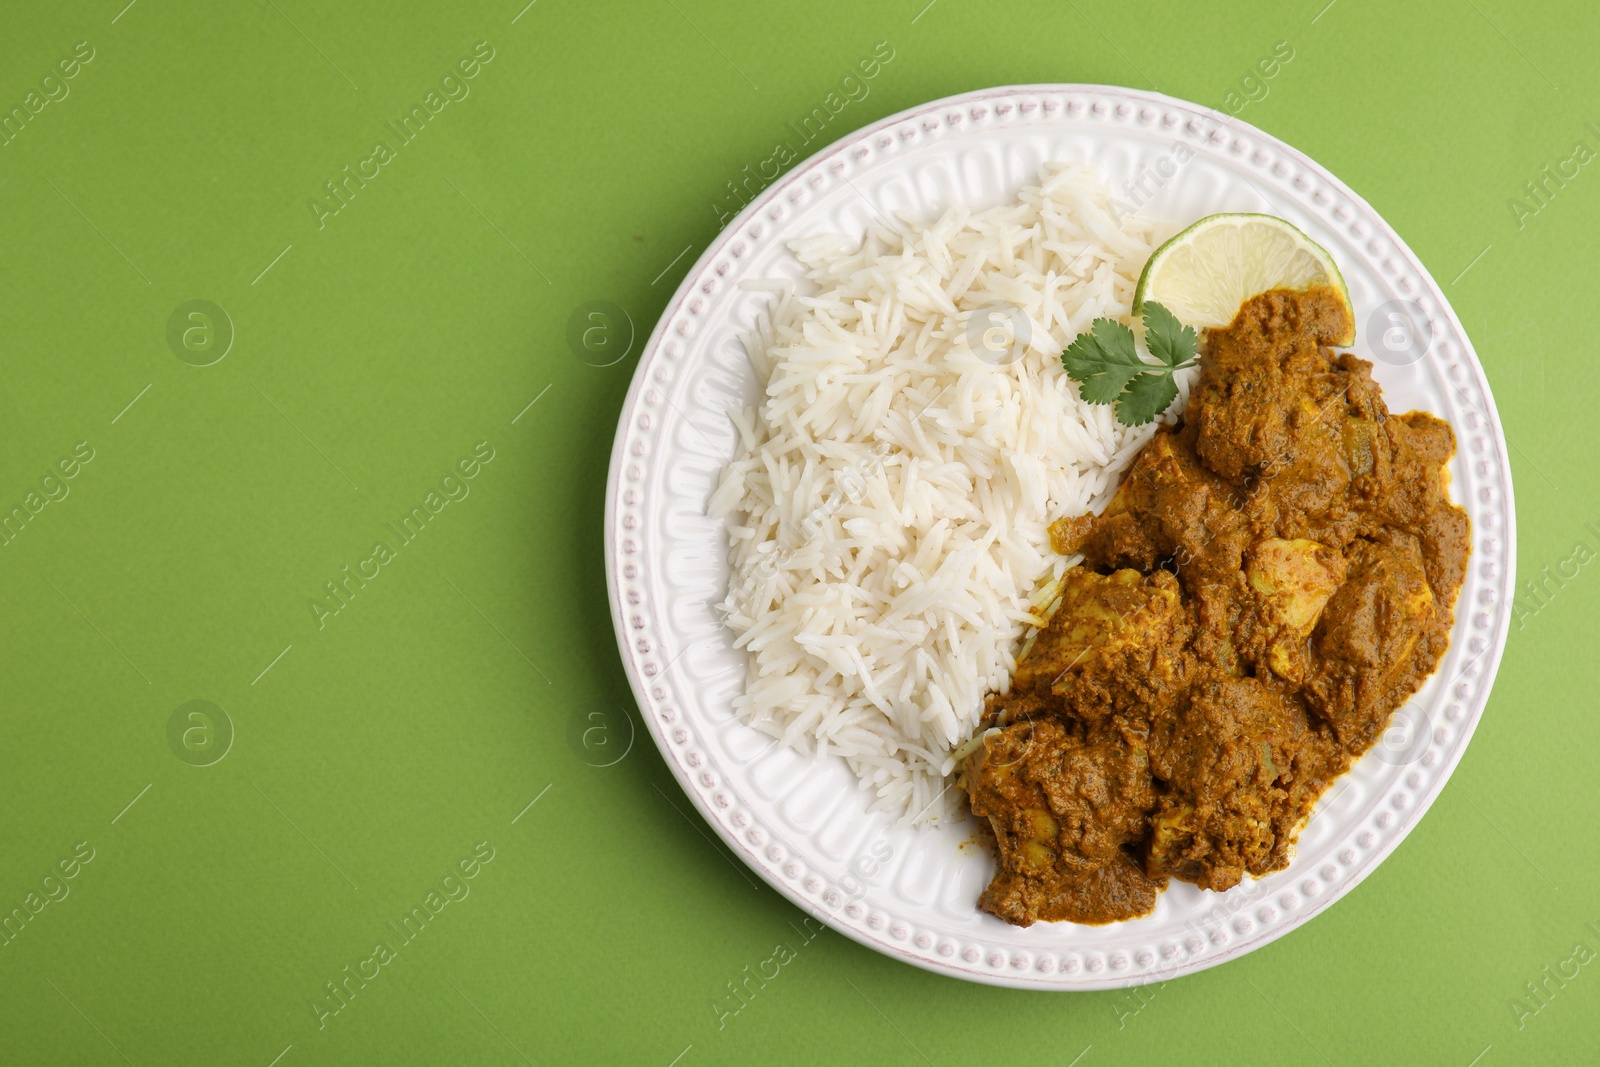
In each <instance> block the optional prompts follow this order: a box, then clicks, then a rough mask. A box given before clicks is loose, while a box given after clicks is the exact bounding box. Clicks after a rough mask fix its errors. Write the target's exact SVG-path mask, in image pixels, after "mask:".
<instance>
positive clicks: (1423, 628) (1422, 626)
mask: <svg viewBox="0 0 1600 1067" xmlns="http://www.w3.org/2000/svg"><path fill="white" fill-rule="evenodd" d="M1433 615H1434V600H1433V591H1432V589H1430V588H1429V586H1428V579H1427V573H1426V571H1425V570H1424V568H1423V561H1422V551H1421V548H1420V547H1419V545H1418V542H1417V539H1416V538H1414V537H1412V536H1410V535H1409V534H1404V533H1399V532H1396V531H1388V532H1386V533H1385V535H1384V540H1382V541H1368V540H1357V541H1354V542H1352V544H1351V546H1350V569H1349V574H1348V576H1347V577H1346V578H1345V581H1344V584H1343V585H1341V586H1340V587H1339V588H1338V590H1337V591H1336V592H1335V593H1334V594H1333V596H1332V597H1330V598H1329V600H1328V603H1327V606H1326V607H1324V608H1323V612H1322V618H1321V619H1320V620H1319V621H1318V623H1317V628H1316V631H1315V634H1314V636H1313V637H1312V642H1311V648H1312V669H1311V671H1310V674H1309V677H1308V678H1307V681H1306V685H1305V689H1304V692H1305V695H1306V698H1307V700H1308V701H1309V702H1310V704H1311V706H1312V708H1313V709H1315V710H1316V711H1317V712H1318V713H1319V714H1320V715H1321V716H1322V717H1323V718H1324V719H1326V720H1327V721H1328V722H1329V723H1330V724H1331V725H1332V726H1333V728H1334V731H1335V732H1336V733H1337V734H1338V736H1339V740H1340V742H1341V743H1342V744H1343V745H1344V747H1345V749H1346V750H1347V751H1348V752H1349V753H1350V754H1351V755H1352V756H1356V755H1360V754H1361V753H1362V752H1365V751H1366V750H1367V748H1368V747H1370V746H1371V745H1372V743H1373V742H1374V741H1375V740H1376V739H1377V738H1378V735H1379V734H1380V733H1382V731H1383V729H1384V727H1385V725H1386V724H1387V722H1388V719H1389V714H1390V712H1392V711H1393V710H1394V709H1395V708H1397V707H1399V706H1400V705H1401V704H1402V703H1404V702H1405V700H1406V698H1407V697H1409V696H1410V695H1411V693H1412V692H1414V691H1415V690H1416V688H1417V686H1418V685H1420V684H1421V682H1422V680H1423V679H1424V678H1426V677H1427V674H1428V670H1427V665H1431V664H1432V663H1433V662H1434V661H1435V659H1436V658H1437V653H1436V651H1435V650H1434V649H1433V648H1432V640H1434V639H1437V637H1438V636H1439V635H1437V634H1436V632H1435V631H1436V628H1435V627H1433V625H1432V623H1433ZM1424 635H1426V636H1428V637H1429V639H1430V641H1429V644H1428V646H1427V647H1426V648H1424V647H1422V645H1421V639H1422V638H1423V637H1424ZM1444 636H1445V637H1447V636H1448V635H1444ZM1417 655H1420V656H1422V658H1423V659H1424V660H1426V664H1424V665H1422V667H1421V669H1413V664H1412V659H1413V657H1414V656H1417Z"/></svg>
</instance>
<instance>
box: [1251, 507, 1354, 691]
mask: <svg viewBox="0 0 1600 1067" xmlns="http://www.w3.org/2000/svg"><path fill="white" fill-rule="evenodd" d="M1345 569H1346V566H1345V561H1344V557H1343V556H1341V555H1340V554H1339V553H1338V551H1337V550H1335V549H1332V548H1329V547H1328V546H1327V545H1324V544H1320V543H1318V542H1316V541H1308V540H1305V539H1304V538H1297V539H1295V540H1285V539H1283V538H1281V537H1269V538H1267V539H1266V540H1264V541H1257V542H1256V543H1255V544H1253V545H1251V546H1250V548H1249V549H1248V550H1247V551H1246V552H1245V554H1244V573H1245V577H1246V579H1247V580H1248V581H1249V583H1250V588H1252V589H1254V590H1255V591H1256V593H1257V594H1259V595H1260V598H1261V606H1262V615H1263V617H1264V621H1265V623H1266V625H1267V627H1268V629H1269V631H1270V633H1271V637H1270V638H1269V639H1268V644H1267V657H1266V658H1267V666H1269V667H1271V668H1272V671H1273V672H1274V673H1275V674H1277V675H1278V677H1280V678H1282V679H1284V680H1285V681H1289V682H1293V683H1297V684H1298V683H1299V682H1300V681H1301V680H1302V678H1303V677H1304V676H1305V667H1306V655H1305V639H1306V637H1307V636H1308V635H1309V634H1310V633H1311V631H1312V629H1314V628H1315V627H1316V625H1317V619H1318V617H1319V616H1321V614H1322V609H1323V606H1324V605H1326V604H1327V602H1328V598H1329V597H1330V596H1332V595H1333V591H1334V590H1335V589H1337V588H1339V583H1341V582H1343V581H1344V576H1345Z"/></svg>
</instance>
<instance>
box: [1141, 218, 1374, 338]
mask: <svg viewBox="0 0 1600 1067" xmlns="http://www.w3.org/2000/svg"><path fill="white" fill-rule="evenodd" d="M1314 285H1325V286H1328V287H1329V288H1331V289H1334V290H1336V291H1338V293H1339V294H1340V295H1341V296H1343V297H1344V302H1345V306H1346V307H1349V306H1350V293H1349V290H1347V289H1346V288H1345V285H1344V278H1343V277H1342V276H1341V275H1340V274H1339V268H1338V267H1337V266H1335V265H1334V262H1333V257H1332V256H1330V255H1328V252H1327V250H1326V249H1324V248H1323V247H1322V246H1321V245H1319V244H1317V242H1315V241H1313V240H1312V239H1311V238H1309V237H1307V236H1306V235H1305V234H1303V233H1301V232H1300V231H1299V230H1298V229H1296V228H1295V227H1294V226H1293V225H1291V224H1290V223H1288V222H1285V221H1284V220H1283V219H1280V218H1278V217H1276V216H1274V215H1250V214H1228V215H1207V216H1206V217H1205V218H1203V219H1201V220H1200V221H1199V222H1197V223H1195V224H1194V225H1193V226H1190V227H1189V228H1188V229H1187V230H1184V231H1183V232H1182V233H1180V234H1178V236H1176V237H1174V238H1173V239H1172V240H1170V241H1168V242H1167V243H1166V244H1164V245H1162V246H1161V247H1160V248H1158V249H1156V250H1155V254H1154V255H1152V256H1151V257H1150V261H1149V262H1148V263H1146V264H1145V265H1144V273H1143V274H1141V275H1140V276H1139V286H1138V288H1137V289H1135V290H1134V292H1133V313H1134V315H1135V316H1138V315H1141V314H1143V312H1144V304H1145V301H1147V300H1148V301H1153V302H1155V303H1158V304H1161V305H1162V306H1163V307H1165V308H1166V309H1167V310H1168V311H1170V312H1172V313H1173V314H1174V315H1176V316H1177V317H1178V320H1179V321H1180V322H1182V323H1184V324H1185V325H1188V326H1194V327H1219V326H1226V325H1228V324H1229V323H1230V322H1232V321H1233V317H1234V316H1235V315H1237V314H1238V313H1239V305H1241V304H1243V303H1244V302H1245V301H1246V300H1249V299H1250V298H1251V297H1252V296H1255V295H1256V294H1257V293H1264V292H1266V291H1267V290H1268V289H1306V288H1310V287H1311V286H1314ZM1355 321H1356V320H1355V314H1354V313H1353V312H1352V313H1351V315H1350V323H1351V326H1350V336H1348V337H1346V338H1343V339H1342V340H1340V341H1337V342H1335V343H1336V344H1339V345H1340V346H1344V345H1348V344H1350V343H1351V342H1352V341H1354V340H1355Z"/></svg>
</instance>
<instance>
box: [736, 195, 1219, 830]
mask: <svg viewBox="0 0 1600 1067" xmlns="http://www.w3.org/2000/svg"><path fill="white" fill-rule="evenodd" d="M1107 196H1108V194H1107V191H1106V189H1105V187H1104V185H1103V183H1102V180H1101V178H1100V176H1099V175H1098V173H1097V172H1095V171H1093V170H1090V169H1088V168H1083V167H1074V166H1063V165H1049V166H1047V167H1046V168H1045V171H1044V175H1043V179H1042V185H1041V186H1038V187H1029V188H1026V189H1024V190H1022V192H1021V194H1020V195H1019V196H1018V198H1017V200H1016V201H1015V202H1014V203H1011V204H1007V205H1004V206H1001V207H996V208H993V209H990V210H987V211H983V212H979V213H976V214H974V213H971V212H969V211H968V210H967V209H966V208H964V207H960V206H954V207H951V208H950V209H949V210H947V211H946V212H945V213H944V214H943V215H942V216H941V217H940V218H938V219H937V220H936V221H934V222H933V223H931V224H918V223H914V222H911V221H909V220H904V219H902V220H898V221H897V222H896V223H893V224H883V225H879V226H877V227H874V228H873V229H871V230H869V231H868V232H867V234H866V236H865V239H864V240H863V242H862V243H861V244H860V246H859V247H852V245H851V243H850V242H849V241H847V240H846V239H845V238H843V237H841V236H837V235H831V236H822V237H814V238H807V239H804V240H798V241H795V242H793V243H792V244H791V246H790V247H791V249H792V251H793V252H794V254H795V255H796V256H797V257H798V258H799V259H800V261H801V263H802V264H803V265H804V266H805V268H806V272H807V278H808V280H809V282H810V283H811V286H812V287H814V289H815V292H813V293H810V294H809V295H804V294H802V293H799V292H796V291H794V289H793V287H792V286H789V285H787V284H785V283H758V284H757V285H756V286H755V287H757V288H770V289H774V290H776V292H777V296H776V301H775V304H774V306H773V308H772V309H771V313H770V317H769V318H768V319H766V320H764V321H763V322H762V323H761V324H760V325H759V326H758V328H757V329H756V330H755V331H754V332H753V333H752V334H750V335H749V336H748V337H746V338H745V348H746V350H747V351H748V353H749V357H750V363H751V366H752V367H753V368H754V369H755V373H756V377H757V379H758V380H759V381H760V382H761V383H762V384H763V386H764V388H763V399H762V401H761V403H760V405H759V407H757V408H754V409H748V408H747V409H744V410H742V411H738V412H735V413H733V418H734V421H735V423H736V425H737V427H738V432H739V435H740V446H739V449H738V455H737V457H736V458H735V459H734V460H733V461H732V462H730V463H729V464H728V466H727V469H726V470H725V471H724V473H723V476H722V480H721V482H720V483H719V485H718V487H717V489H716V491H715V492H714V493H713V494H712V497H711V501H710V504H709V507H708V511H709V513H710V514H711V515H713V516H717V517H723V516H726V517H727V520H728V531H729V542H730V548H731V552H730V561H731V564H732V575H731V578H730V581H729V589H728V596H727V599H726V600H725V601H724V602H723V603H722V605H721V606H720V607H721V610H722V612H723V613H724V615H725V618H726V621H727V625H728V626H729V628H730V629H731V630H732V631H733V633H734V635H735V637H736V642H735V643H736V645H737V647H741V648H744V649H746V650H747V651H748V652H749V673H748V676H747V679H746V685H745V692H744V695H743V696H742V697H740V698H739V699H738V700H737V701H736V702H735V703H736V709H737V711H738V712H739V714H740V716H741V717H742V718H743V719H744V720H745V721H746V722H748V723H750V724H751V725H753V726H755V727H758V728H759V729H762V730H764V731H767V732H768V733H770V734H772V735H773V736H775V737H778V738H781V739H782V740H783V741H784V742H786V743H787V744H789V745H791V746H792V747H794V748H797V749H800V750H801V751H811V752H816V753H818V754H819V755H826V754H829V753H835V754H838V755H840V756H842V757H844V759H845V761H846V762H847V763H848V764H849V766H850V768H851V770H852V771H854V772H855V774H856V775H857V777H859V778H860V779H861V781H862V782H864V783H866V784H868V785H870V786H871V788H872V789H873V790H874V791H875V793H876V799H875V801H874V803H873V807H874V808H877V809H881V810H889V811H893V812H896V813H899V814H901V815H903V816H905V817H906V818H907V819H911V820H916V821H925V820H928V819H930V818H934V817H937V815H938V813H939V811H940V810H941V807H942V806H941V805H938V804H936V801H938V800H939V798H940V796H941V795H942V794H943V793H944V792H945V789H946V785H945V779H946V777H947V776H948V775H950V774H951V772H952V770H953V768H954V760H953V759H952V756H951V754H952V752H953V751H954V750H955V749H956V747H957V746H959V745H960V744H961V743H962V742H963V741H965V740H967V739H968V738H970V737H971V736H972V733H973V730H974V728H975V727H976V725H977V722H978V717H979V714H980V713H981V711H982V707H983V698H984V695H985V693H987V692H990V691H992V690H1004V689H1006V688H1007V687H1008V686H1009V684H1010V679H1011V675H1012V673H1013V671H1014V670H1015V667H1016V653H1017V649H1018V647H1019V644H1020V642H1021V641H1023V640H1024V639H1025V638H1026V637H1027V636H1028V635H1029V634H1030V633H1031V631H1032V630H1033V629H1034V628H1036V627H1037V626H1038V625H1040V624H1041V623H1042V621H1043V617H1044V615H1045V614H1046V613H1047V612H1048V610H1050V608H1051V600H1052V599H1053V598H1054V596H1055V590H1054V581H1053V580H1054V579H1055V578H1056V577H1058V576H1059V575H1060V573H1061V572H1062V571H1063V570H1064V569H1065V568H1066V566H1068V565H1069V564H1070V563H1074V562H1076V560H1069V559H1065V558H1062V557H1060V556H1057V555H1055V554H1054V553H1053V552H1052V551H1051V548H1050V541H1049V535H1048V533H1047V529H1046V528H1047V526H1048V524H1049V523H1050V522H1052V521H1053V520H1055V519H1058V518H1061V517H1062V516H1066V515H1080V514H1083V513H1084V512H1086V511H1089V510H1099V509H1100V508H1101V507H1103V506H1104V504H1105V503H1106V501H1107V500H1108V499H1109V498H1110V495H1111V493H1112V492H1113V491H1114V490H1115V488H1116V485H1117V482H1118V480H1119V478H1120V477H1121V475H1122V472H1123V471H1124V469H1125V468H1126V467H1127V465H1128V462H1129V461H1130V460H1131V459H1132V457H1133V454H1134V453H1135V452H1137V451H1138V450H1139V448H1140V446H1142V445H1143V444H1144V443H1145V442H1146V441H1147V440H1149V438H1150V435H1151V434H1152V433H1153V432H1154V430H1155V424H1151V425H1147V426H1143V427H1139V428H1137V429H1131V430H1130V429H1128V428H1126V427H1123V426H1120V425H1118V424H1117V422H1116V420H1115V419H1114V417H1113V413H1112V409H1111V408H1110V407H1108V406H1098V405H1089V404H1085V403H1083V402H1082V401H1081V400H1080V399H1079V398H1078V390H1077V386H1076V385H1074V384H1073V382H1072V381H1071V380H1070V379H1069V378H1068V377H1067V376H1066V373H1065V371H1063V370H1062V367H1061V358H1060V357H1061V350H1062V348H1063V347H1065V345H1066V344H1067V343H1068V342H1069V341H1070V340H1071V339H1072V338H1073V337H1074V336H1075V335H1076V334H1077V333H1079V332H1080V331H1083V330H1086V329H1088V328H1089V324H1090V322H1091V320H1093V319H1094V318H1096V317H1097V316H1100V315H1109V316H1112V317H1114V318H1121V319H1124V320H1125V321H1126V318H1127V315H1128V309H1129V306H1130V304H1131V302H1132V297H1133V288H1134V285H1135V283H1136V282H1137V279H1138V274H1139V271H1140V270H1141V269H1142V268H1143V266H1144V263H1145V260H1146V259H1148V258H1149V255H1150V252H1151V251H1152V247H1153V246H1152V236H1153V235H1152V233H1151V228H1150V224H1149V223H1148V222H1146V221H1145V220H1140V219H1134V218H1125V219H1122V220H1120V221H1119V220H1118V219H1117V218H1116V217H1115V215H1114V213H1113V212H1112V210H1111V209H1110V206H1109V204H1108V200H1107ZM997 304H1000V305H1005V306H1006V307H1007V308H1015V309H1019V310H1020V312H1021V313H1022V315H1019V316H1016V317H1015V318H1014V319H1013V321H1014V322H1016V323H1018V324H1019V329H1018V331H1017V332H1018V333H1020V334H1021V335H1023V336H1024V339H1025V340H1027V341H1028V343H1027V345H1026V347H1025V349H1022V351H1021V355H1020V358H1016V359H1014V361H1007V360H1004V359H997V358H996V357H995V355H993V354H992V353H991V352H990V351H989V350H991V349H992V350H994V351H996V352H1006V351H1009V352H1011V353H1013V354H1014V353H1015V352H1016V351H1017V350H1018V348H1020V347H1021V346H1017V347H1012V348H1009V349H1008V348H1007V345H1006V340H1007V337H1008V335H1007V334H1006V332H1005V330H1004V327H1003V326H1002V330H1001V333H1000V334H998V335H997V334H995V333H992V332H990V333H987V334H985V333H983V332H982V325H980V326H978V327H974V328H973V329H972V330H971V331H970V336H969V329H968V325H969V320H970V319H971V317H972V315H973V313H974V312H977V311H979V309H983V308H986V307H992V306H994V305H997ZM1022 316H1025V317H1026V318H1025V322H1024V320H1023V317H1022ZM997 321H998V322H1002V323H1003V322H1004V320H1003V319H995V318H991V317H988V316H987V315H985V316H984V317H982V318H980V319H979V322H980V324H987V323H992V322H997ZM1030 334H1031V337H1029V336H1028V335H1030ZM985 357H987V358H985ZM1193 373H1194V372H1192V371H1191V372H1186V373H1185V374H1182V375H1180V379H1181V380H1180V382H1179V388H1180V403H1179V406H1178V407H1177V408H1175V409H1174V410H1181V405H1182V403H1183V402H1184V401H1186V400H1187V397H1188V388H1189V384H1190V380H1189V379H1190V378H1191V377H1192V375H1193ZM1168 418H1169V419H1170V416H1169V417H1168Z"/></svg>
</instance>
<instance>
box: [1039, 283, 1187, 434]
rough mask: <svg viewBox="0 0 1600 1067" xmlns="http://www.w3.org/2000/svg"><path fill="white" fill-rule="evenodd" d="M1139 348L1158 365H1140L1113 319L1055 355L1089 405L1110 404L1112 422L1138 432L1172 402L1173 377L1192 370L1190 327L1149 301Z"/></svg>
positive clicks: (1127, 334) (1126, 332) (1127, 335)
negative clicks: (1147, 351)
mask: <svg viewBox="0 0 1600 1067" xmlns="http://www.w3.org/2000/svg"><path fill="white" fill-rule="evenodd" d="M1144 329H1145V343H1146V344H1147V345H1148V346H1149V348H1150V354H1151V355H1153V356H1154V357H1155V358H1156V359H1158V360H1160V361H1161V362H1159V363H1146V362H1145V361H1144V360H1143V359H1142V358H1140V356H1139V350H1138V349H1137V348H1136V347H1135V346H1134V342H1133V331H1132V330H1130V329H1128V327H1126V326H1124V325H1123V324H1122V323H1120V322H1117V321H1116V320H1114V319H1105V318H1101V319H1095V320H1094V323H1093V324H1092V325H1091V327H1090V332H1088V333H1080V334H1079V335H1078V336H1077V337H1075V338H1073V341H1072V344H1070V345H1068V346H1067V349H1066V351H1064V352H1062V353H1061V365H1062V366H1063V367H1064V368H1066V372H1067V376H1068V377H1069V378H1071V379H1072V380H1073V381H1075V382H1077V383H1078V395H1079V396H1081V397H1083V399H1084V400H1085V401H1087V402H1088V403H1090V404H1113V403H1114V404H1116V406H1117V421H1118V422H1120V423H1122V425H1124V426H1142V425H1144V424H1145V423H1147V422H1149V421H1151V420H1152V419H1154V418H1155V417H1156V416H1158V415H1160V414H1161V413H1162V412H1163V411H1165V410H1167V408H1169V407H1171V406H1172V402H1173V401H1174V400H1176V399H1177V398H1178V383H1177V382H1176V381H1174V380H1173V375H1174V374H1175V373H1176V372H1177V371H1180V370H1183V369H1184V368H1186V367H1192V366H1194V354H1195V351H1196V348H1197V342H1198V338H1197V336H1196V334H1195V330H1194V327H1192V326H1185V325H1184V324H1183V323H1181V322H1179V321H1178V317H1177V316H1176V315H1174V314H1173V313H1172V312H1170V311H1168V310H1167V309H1166V308H1164V307H1162V306H1161V305H1160V304H1157V303H1155V302H1154V301H1152V302H1150V303H1147V304H1146V305H1145V306H1144Z"/></svg>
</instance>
